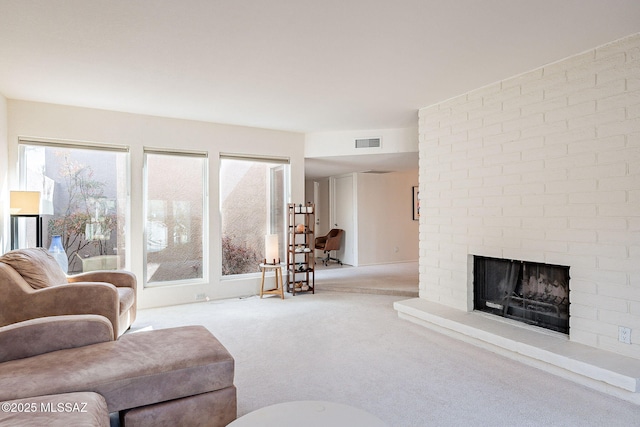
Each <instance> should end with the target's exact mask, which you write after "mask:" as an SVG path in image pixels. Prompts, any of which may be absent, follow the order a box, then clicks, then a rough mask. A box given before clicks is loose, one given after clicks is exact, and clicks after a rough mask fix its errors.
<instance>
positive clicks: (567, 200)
mask: <svg viewBox="0 0 640 427" xmlns="http://www.w3.org/2000/svg"><path fill="white" fill-rule="evenodd" d="M419 125H420V143H419V144H420V145H419V149H420V191H421V200H422V201H421V206H422V215H421V220H420V297H421V298H425V299H428V300H430V301H434V302H438V303H440V304H444V305H448V306H452V307H456V308H459V309H462V310H472V309H473V285H472V281H471V279H472V271H471V270H472V264H471V263H470V260H471V259H472V256H473V255H484V256H491V257H497V258H508V259H519V260H526V261H534V262H543V263H549V264H560V265H568V266H570V268H571V269H570V274H571V282H570V287H571V309H570V310H571V320H570V338H571V340H572V341H576V342H580V343H583V344H587V345H590V346H594V347H598V348H602V349H607V350H610V351H614V352H617V353H620V354H624V355H628V356H632V357H636V358H640V34H636V35H633V36H630V37H627V38H625V39H621V40H618V41H615V42H613V43H610V44H607V45H604V46H601V47H598V48H595V49H593V50H590V51H588V52H584V53H582V54H579V55H576V56H573V57H570V58H567V59H565V60H562V61H559V62H556V63H553V64H550V65H547V66H544V67H542V68H539V69H536V70H533V71H531V72H527V73H525V74H522V75H519V76H516V77H513V78H510V79H507V80H504V81H501V82H498V83H495V84H492V85H489V86H486V87H483V88H480V89H477V90H474V91H472V92H469V93H467V94H464V95H461V96H459V97H456V98H454V99H450V100H448V101H445V102H442V103H440V104H437V105H433V106H430V107H426V108H423V109H421V110H420V115H419ZM618 326H626V327H629V328H632V335H631V338H632V345H628V344H622V343H620V342H618Z"/></svg>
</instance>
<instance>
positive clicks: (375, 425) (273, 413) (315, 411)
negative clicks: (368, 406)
mask: <svg viewBox="0 0 640 427" xmlns="http://www.w3.org/2000/svg"><path fill="white" fill-rule="evenodd" d="M256 426H260V427H294V426H295V427H299V426H305V427H327V426H331V427H343V426H344V427H388V426H387V425H386V424H385V423H383V422H382V420H380V419H379V418H377V417H375V416H373V415H371V414H370V413H368V412H365V411H363V410H362V409H358V408H354V407H353V406H349V405H343V404H340V403H333V402H323V401H317V400H303V401H299V402H285V403H278V404H276V405H271V406H267V407H264V408H261V409H258V410H255V411H253V412H250V413H248V414H246V415H244V416H242V417H240V418H238V419H237V420H235V421H234V422H232V423H231V424H229V425H228V426H227V427H256Z"/></svg>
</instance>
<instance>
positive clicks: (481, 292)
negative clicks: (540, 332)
mask: <svg viewBox="0 0 640 427" xmlns="http://www.w3.org/2000/svg"><path fill="white" fill-rule="evenodd" d="M473 289H474V309H475V310H478V311H483V312H487V313H491V314H495V315H497V316H501V317H505V318H509V319H515V320H518V321H521V322H524V323H527V324H530V325H535V326H539V327H542V328H546V329H550V330H553V331H557V332H562V333H565V334H568V333H569V267H566V266H560V265H551V264H541V263H535V262H528V261H519V260H508V259H500V258H488V257H482V256H474V270H473Z"/></svg>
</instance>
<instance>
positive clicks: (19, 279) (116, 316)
mask: <svg viewBox="0 0 640 427" xmlns="http://www.w3.org/2000/svg"><path fill="white" fill-rule="evenodd" d="M136 286H137V285H136V277H135V275H134V274H132V273H129V272H126V271H92V272H88V273H80V274H77V275H73V276H67V275H66V274H64V272H63V271H62V269H61V268H60V266H59V265H58V263H57V262H56V260H55V259H54V258H53V257H52V256H51V255H50V254H49V253H48V252H47V251H46V250H45V249H43V248H29V249H16V250H14V251H11V252H7V253H6V254H4V255H2V256H0V295H2V298H0V326H5V325H10V324H12V323H17V322H21V321H24V320H29V319H35V318H39V317H46V316H61V315H73V314H97V315H101V316H104V317H106V318H107V319H109V321H110V322H111V324H112V326H113V331H114V333H115V338H117V337H119V336H121V335H122V334H123V333H124V332H125V331H126V330H127V329H129V327H130V326H131V324H132V323H133V322H134V320H135V318H136V311H137V305H136Z"/></svg>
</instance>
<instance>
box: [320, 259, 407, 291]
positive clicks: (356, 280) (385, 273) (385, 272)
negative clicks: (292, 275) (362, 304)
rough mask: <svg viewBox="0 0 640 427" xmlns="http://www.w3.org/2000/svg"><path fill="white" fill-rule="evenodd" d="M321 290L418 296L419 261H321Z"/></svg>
mask: <svg viewBox="0 0 640 427" xmlns="http://www.w3.org/2000/svg"><path fill="white" fill-rule="evenodd" d="M315 279H316V285H317V286H318V289H322V290H328V291H336V292H354V293H368V294H379V295H395V296H404V297H407V298H411V297H417V296H418V280H419V279H418V263H417V262H403V263H397V264H380V265H367V266H361V267H352V266H350V265H340V264H337V263H333V262H332V263H329V264H328V265H327V266H324V265H323V264H322V262H318V263H317V264H316V277H315Z"/></svg>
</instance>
